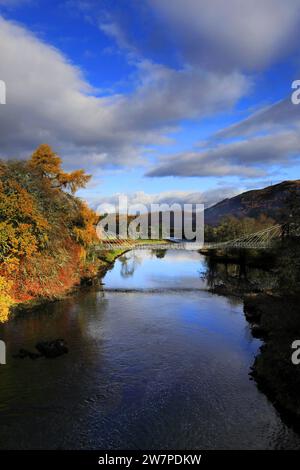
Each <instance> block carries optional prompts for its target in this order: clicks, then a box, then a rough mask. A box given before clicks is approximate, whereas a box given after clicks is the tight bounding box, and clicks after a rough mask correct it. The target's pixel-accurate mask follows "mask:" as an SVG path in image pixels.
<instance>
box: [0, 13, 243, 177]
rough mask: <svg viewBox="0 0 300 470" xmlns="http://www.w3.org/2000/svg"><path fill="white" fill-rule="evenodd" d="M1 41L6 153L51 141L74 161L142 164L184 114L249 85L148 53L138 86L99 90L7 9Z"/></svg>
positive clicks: (227, 103)
mask: <svg viewBox="0 0 300 470" xmlns="http://www.w3.org/2000/svg"><path fill="white" fill-rule="evenodd" d="M0 43H1V60H0V77H1V79H3V80H5V82H6V85H7V105H6V106H5V107H2V108H1V114H0V143H1V145H0V152H1V155H2V156H3V157H9V156H19V155H24V154H27V153H28V152H31V151H32V150H33V148H34V147H35V146H37V145H38V144H40V143H41V142H47V143H49V144H50V145H53V146H54V147H55V149H56V150H57V151H58V152H60V153H61V154H62V156H63V157H65V158H66V160H67V164H68V165H70V166H76V165H77V163H76V160H80V165H85V166H87V167H89V166H90V168H93V167H95V166H98V167H103V166H105V165H129V164H130V165H132V164H136V163H138V162H142V161H143V160H142V159H141V158H140V157H141V156H142V155H143V149H144V148H145V146H147V145H149V144H150V145H152V144H159V143H163V142H165V141H166V136H167V135H168V133H169V132H170V130H174V129H175V128H176V126H177V125H178V123H180V121H181V120H182V119H193V118H199V117H204V116H207V115H209V114H211V113H214V112H217V111H224V110H225V109H229V108H230V107H232V106H233V105H234V104H235V102H236V101H237V100H238V99H239V98H240V97H241V96H242V95H244V94H245V93H246V91H247V90H248V86H249V83H248V81H247V80H246V79H245V78H244V77H243V76H242V75H240V74H238V73H231V74H228V75H226V76H224V75H222V76H219V75H218V74H214V73H209V72H201V71H199V70H198V69H193V68H183V69H181V70H175V69H171V68H168V67H164V66H162V65H155V64H153V63H151V62H148V61H141V62H139V63H137V64H136V67H137V74H136V87H135V89H134V91H133V92H132V93H131V94H128V95H119V94H115V95H110V96H97V94H96V91H95V90H93V89H92V88H91V87H90V86H89V84H88V83H87V82H86V80H85V79H84V77H83V76H82V74H81V71H80V70H79V69H78V68H77V67H76V66H74V65H73V64H72V63H70V62H69V61H68V60H67V58H66V57H65V56H63V54H62V53H61V52H60V51H58V50H57V49H55V48H53V47H51V46H49V45H48V44H46V43H44V42H42V41H40V40H39V39H38V38H36V37H35V36H34V35H32V34H31V33H30V32H28V31H26V30H25V29H24V28H23V27H20V26H18V25H16V24H14V23H12V22H9V21H7V20H5V19H3V18H1V17H0Z"/></svg>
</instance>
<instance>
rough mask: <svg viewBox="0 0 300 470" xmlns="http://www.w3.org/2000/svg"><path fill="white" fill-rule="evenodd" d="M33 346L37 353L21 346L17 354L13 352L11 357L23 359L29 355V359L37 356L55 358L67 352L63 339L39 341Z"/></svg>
mask: <svg viewBox="0 0 300 470" xmlns="http://www.w3.org/2000/svg"><path fill="white" fill-rule="evenodd" d="M35 347H36V349H37V350H38V353H36V352H32V351H28V350H27V349H23V348H21V349H20V350H19V352H18V354H15V355H14V356H13V357H15V358H17V359H25V358H26V357H29V358H30V359H38V358H39V357H46V358H55V357H59V356H62V355H63V354H67V353H68V352H69V349H68V347H67V346H66V343H65V341H64V340H63V339H55V340H52V341H40V342H39V343H37V344H36V345H35Z"/></svg>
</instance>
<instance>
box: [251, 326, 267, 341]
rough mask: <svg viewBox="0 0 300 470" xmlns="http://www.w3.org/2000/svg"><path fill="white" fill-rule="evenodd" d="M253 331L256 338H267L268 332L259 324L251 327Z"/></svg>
mask: <svg viewBox="0 0 300 470" xmlns="http://www.w3.org/2000/svg"><path fill="white" fill-rule="evenodd" d="M251 331H252V335H253V336H254V338H264V337H266V336H267V332H266V330H265V329H264V328H262V327H261V326H260V325H259V324H257V323H253V324H252V325H251Z"/></svg>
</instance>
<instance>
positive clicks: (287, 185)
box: [205, 180, 300, 225]
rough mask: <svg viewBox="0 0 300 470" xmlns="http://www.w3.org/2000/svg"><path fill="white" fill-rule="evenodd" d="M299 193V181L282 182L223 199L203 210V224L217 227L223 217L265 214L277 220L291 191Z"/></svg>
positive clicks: (253, 216)
mask: <svg viewBox="0 0 300 470" xmlns="http://www.w3.org/2000/svg"><path fill="white" fill-rule="evenodd" d="M293 190H298V191H300V180H294V181H283V182H282V183H279V184H275V185H273V186H267V187H266V188H264V189H257V190H252V191H247V192H245V193H242V194H239V195H238V196H235V197H232V198H230V199H224V200H223V201H221V202H218V203H217V204H215V205H214V206H212V207H209V208H208V209H206V210H205V223H206V224H208V225H218V224H219V223H220V221H221V220H222V218H223V217H225V216H229V215H231V216H235V217H237V218H243V217H252V218H257V217H259V216H260V215H261V214H265V215H267V216H268V217H271V218H273V219H274V220H279V218H280V215H282V214H281V212H282V209H283V206H284V202H285V200H286V198H287V197H288V196H289V195H290V193H291V191H293Z"/></svg>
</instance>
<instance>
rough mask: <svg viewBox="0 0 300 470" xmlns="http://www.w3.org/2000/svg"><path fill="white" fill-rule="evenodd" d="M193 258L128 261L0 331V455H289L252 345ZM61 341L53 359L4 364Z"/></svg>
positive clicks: (134, 255)
mask: <svg viewBox="0 0 300 470" xmlns="http://www.w3.org/2000/svg"><path fill="white" fill-rule="evenodd" d="M204 271H205V262H204V258H203V257H201V256H200V255H199V254H198V253H196V252H188V251H177V250H170V251H168V252H166V253H164V252H161V251H159V252H155V251H150V250H149V251H140V252H128V253H126V255H125V256H123V257H121V258H119V259H118V260H117V261H116V262H115V265H114V267H113V268H112V270H110V271H109V272H108V273H107V274H106V276H105V278H104V283H105V285H104V287H103V290H100V289H98V290H92V291H86V292H81V293H79V294H76V295H74V296H73V297H70V298H68V299H66V300H64V301H61V302H56V303H53V304H49V305H47V306H46V307H41V308H40V309H39V310H38V311H35V312H32V313H26V314H24V315H22V316H18V317H17V318H14V319H12V320H10V321H9V322H7V323H6V324H3V325H1V326H0V339H2V340H5V342H6V344H7V364H6V365H1V366H0V448H1V449H39V448H41V449H200V450H202V449H290V448H291V449H295V448H300V437H299V435H298V434H296V433H295V432H294V431H293V430H292V429H291V428H289V427H287V426H286V425H285V424H284V422H283V421H282V420H281V418H280V416H279V414H278V413H277V411H276V410H275V409H274V407H273V406H272V404H271V403H270V402H269V401H268V399H267V398H266V397H265V395H264V394H263V393H261V392H260V391H259V390H258V389H257V387H256V384H255V382H254V381H252V380H251V379H250V377H249V369H250V366H251V364H252V363H253V359H254V357H255V355H256V353H257V351H258V348H259V346H260V344H261V343H260V341H259V340H257V339H254V338H253V337H252V336H251V332H250V329H249V326H248V324H247V322H246V320H245V317H244V314H243V306H242V304H241V303H240V302H239V301H237V300H230V299H228V298H226V297H221V296H217V295H213V294H211V293H209V292H208V291H207V290H206V284H205V281H204V280H203V276H202V273H203V272H204ZM60 337H61V338H64V339H65V340H66V341H67V343H68V346H69V349H70V351H69V354H67V355H65V356H62V357H59V358H57V359H44V358H40V359H37V360H30V359H28V358H26V359H23V360H21V359H15V358H13V357H12V355H13V354H14V353H16V352H17V351H18V350H19V348H27V349H31V350H33V349H34V345H35V343H36V342H37V341H39V340H47V339H55V338H60Z"/></svg>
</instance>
